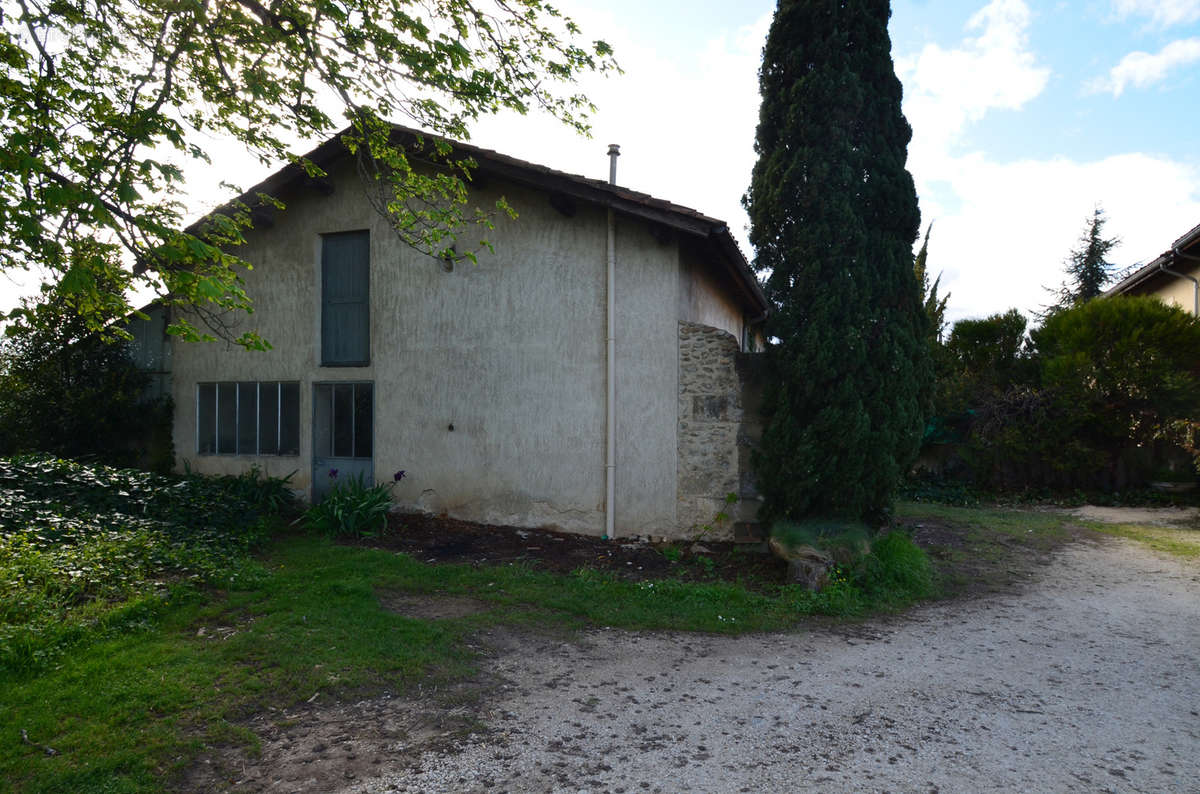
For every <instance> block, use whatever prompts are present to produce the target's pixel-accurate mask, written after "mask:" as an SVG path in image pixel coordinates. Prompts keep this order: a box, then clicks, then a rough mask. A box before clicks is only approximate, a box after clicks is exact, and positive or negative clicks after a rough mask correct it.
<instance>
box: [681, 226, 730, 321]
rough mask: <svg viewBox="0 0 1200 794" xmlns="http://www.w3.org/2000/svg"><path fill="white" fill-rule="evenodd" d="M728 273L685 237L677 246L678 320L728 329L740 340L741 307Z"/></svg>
mask: <svg viewBox="0 0 1200 794" xmlns="http://www.w3.org/2000/svg"><path fill="white" fill-rule="evenodd" d="M729 282H730V279H729V276H728V275H726V274H725V273H724V272H722V271H721V270H720V269H719V268H718V266H717V265H716V264H715V263H714V262H712V261H711V260H710V258H708V257H706V256H704V254H703V251H702V250H700V249H699V248H697V247H696V246H695V245H694V244H693V243H691V242H690V241H688V240H684V241H683V242H682V243H681V245H680V249H679V320H680V321H682V322H688V323H699V324H701V325H708V326H711V327H713V328H720V329H721V330H722V331H728V332H729V333H730V334H732V335H733V338H734V339H735V340H738V341H739V344H740V340H741V339H742V322H743V314H742V307H741V306H740V305H739V304H738V302H737V301H736V300H735V299H734V298H733V295H734V294H735V293H734V291H733V287H732V285H731V284H730V283H729Z"/></svg>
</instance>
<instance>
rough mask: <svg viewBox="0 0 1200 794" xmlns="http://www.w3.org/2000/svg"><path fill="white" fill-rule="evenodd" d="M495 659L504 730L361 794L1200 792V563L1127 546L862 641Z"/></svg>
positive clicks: (436, 754)
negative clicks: (501, 793)
mask: <svg viewBox="0 0 1200 794" xmlns="http://www.w3.org/2000/svg"><path fill="white" fill-rule="evenodd" d="M490 667H491V672H492V673H493V674H495V675H496V676H498V677H499V679H500V680H501V681H503V682H505V683H503V684H502V685H501V687H500V690H499V692H498V694H497V695H496V696H494V697H490V698H487V699H486V705H485V706H483V708H482V713H480V714H479V715H478V717H479V719H480V721H481V722H482V723H483V724H484V725H485V726H486V730H483V731H480V732H479V733H476V734H472V735H470V736H468V737H467V738H466V739H465V740H462V741H460V742H458V743H457V744H456V745H454V746H450V747H445V746H443V747H442V748H441V749H437V750H430V751H427V752H425V753H423V754H419V755H409V754H408V753H407V752H404V748H401V747H396V748H394V750H395V751H396V752H395V755H393V754H392V753H389V752H387V751H385V752H384V760H383V763H382V764H379V765H378V766H376V767H374V771H377V772H378V774H379V775H380V776H378V777H376V778H374V779H372V780H368V781H364V782H361V783H358V784H356V785H354V786H352V787H350V788H348V789H345V791H346V792H348V793H349V792H354V794H368V793H374V792H386V791H419V792H436V791H455V792H482V791H504V790H508V791H513V792H551V791H553V792H558V791H570V792H579V791H592V792H600V791H613V792H642V791H663V792H668V791H672V792H673V791H706V792H713V791H719V792H726V791H728V792H736V791H752V792H775V791H791V790H814V791H939V790H940V791H965V790H970V791H1055V792H1058V791H1081V792H1082V791H1086V792H1093V791H1145V792H1162V791H1179V792H1185V791H1188V792H1194V791H1197V790H1200V566H1197V565H1195V564H1193V563H1186V562H1180V561H1178V560H1176V559H1173V558H1168V557H1163V556H1160V555H1157V554H1155V553H1153V552H1150V551H1147V550H1145V549H1144V548H1142V547H1139V546H1137V545H1134V544H1132V543H1130V542H1126V541H1116V540H1108V541H1103V542H1100V543H1086V542H1084V543H1076V544H1073V545H1071V546H1068V547H1067V548H1066V549H1065V550H1063V551H1061V552H1060V553H1058V554H1057V555H1056V557H1055V559H1054V561H1053V563H1052V564H1051V565H1050V566H1047V567H1044V568H1041V569H1040V571H1039V573H1038V575H1037V578H1036V579H1035V580H1033V581H1031V582H1030V584H1029V586H1028V587H1027V588H1026V589H1025V590H1024V592H1021V593H1014V594H1009V595H1002V596H996V597H992V598H988V599H975V600H968V601H959V602H953V603H944V604H938V605H934V606H931V607H926V608H923V609H920V610H917V611H915V612H914V613H912V614H911V615H908V616H906V617H904V618H898V619H894V620H891V621H882V622H871V623H867V624H864V625H862V626H858V627H853V628H851V629H848V630H847V629H840V630H836V631H815V632H812V631H810V632H803V633H796V634H782V635H764V636H752V637H741V638H728V637H712V636H703V635H677V634H637V633H626V632H618V631H594V632H590V633H586V634H584V635H583V636H582V638H581V639H580V640H579V641H577V642H574V643H570V644H567V643H562V642H561V641H553V640H547V639H543V640H527V641H523V642H521V643H519V644H517V645H516V646H515V647H512V648H510V649H508V650H506V651H501V652H499V653H498V654H497V655H496V656H495V657H494V658H493V659H492V660H491V662H490ZM410 747H411V745H410ZM401 757H403V759H404V760H403V761H402V762H401V761H400V758H401ZM392 759H395V761H393V760H392ZM396 762H398V763H402V764H403V767H397V766H390V764H391V763H396ZM389 767H390V768H389Z"/></svg>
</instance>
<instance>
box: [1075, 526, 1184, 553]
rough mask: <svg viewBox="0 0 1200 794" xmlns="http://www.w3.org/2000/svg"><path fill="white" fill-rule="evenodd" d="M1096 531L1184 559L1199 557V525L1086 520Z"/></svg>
mask: <svg viewBox="0 0 1200 794" xmlns="http://www.w3.org/2000/svg"><path fill="white" fill-rule="evenodd" d="M1086 523H1087V525H1088V526H1089V527H1091V528H1092V529H1095V530H1096V531H1097V532H1103V533H1105V534H1107V535H1116V536H1118V537H1122V538H1129V539H1130V540H1133V541H1137V542H1138V543H1141V544H1143V545H1145V546H1149V547H1150V548H1152V549H1154V550H1155V551H1161V552H1163V553H1165V554H1170V555H1172V556H1175V557H1181V558H1183V559H1185V560H1195V559H1200V526H1169V527H1162V526H1149V525H1146V524H1104V523H1101V522H1098V521H1088V522H1086Z"/></svg>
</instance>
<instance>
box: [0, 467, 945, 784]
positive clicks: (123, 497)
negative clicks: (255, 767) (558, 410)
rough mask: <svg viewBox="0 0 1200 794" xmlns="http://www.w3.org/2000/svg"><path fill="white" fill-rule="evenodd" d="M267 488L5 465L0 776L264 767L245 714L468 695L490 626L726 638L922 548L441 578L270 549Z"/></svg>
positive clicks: (340, 554) (868, 596)
mask: <svg viewBox="0 0 1200 794" xmlns="http://www.w3.org/2000/svg"><path fill="white" fill-rule="evenodd" d="M281 488H282V486H281V485H280V481H264V480H261V479H260V478H259V477H258V475H257V474H252V475H248V476H247V477H242V478H225V479H218V480H214V479H204V478H183V479H178V478H161V477H155V475H149V474H144V473H140V472H128V471H120V470H115V469H105V468H103V467H85V466H79V465H78V464H71V463H66V462H63V461H53V460H49V459H45V458H30V459H20V460H15V461H0V589H2V591H3V592H2V595H3V596H4V599H3V601H2V602H0V629H2V633H0V725H3V726H5V728H6V729H8V730H10V733H11V735H9V736H4V737H0V780H4V781H5V784H6V785H7V786H8V787H10V788H11V789H13V790H17V791H25V792H59V791H71V792H114V791H116V792H143V791H159V790H162V789H163V788H164V787H167V786H170V785H171V784H172V783H173V782H176V781H177V780H178V775H179V774H180V773H181V772H182V770H185V769H186V768H187V767H188V765H189V764H190V763H192V762H193V760H194V759H195V758H196V757H197V756H198V755H200V754H201V753H203V752H205V750H206V748H207V747H212V746H215V745H222V746H234V747H238V748H240V749H241V750H242V751H244V752H246V753H247V754H250V755H253V754H254V753H256V752H258V750H259V745H258V737H257V736H255V735H254V734H253V732H252V731H250V730H249V729H248V727H247V725H248V718H249V717H250V716H251V715H254V714H259V713H262V712H264V711H265V710H267V709H269V708H277V709H286V708H288V707H291V706H294V705H296V704H299V703H301V702H303V701H307V700H309V699H310V698H312V697H313V696H324V697H339V696H345V695H347V694H348V693H360V692H377V691H380V690H382V689H385V688H386V689H389V690H392V691H400V690H403V689H405V688H407V687H409V686H411V685H413V684H414V683H416V682H418V681H420V682H427V681H430V680H431V679H432V680H435V681H452V680H462V679H463V678H464V677H466V676H469V675H470V674H471V673H472V672H473V670H472V662H471V658H472V656H471V654H470V652H469V651H468V649H467V643H466V639H467V638H468V636H469V635H471V634H472V633H473V632H476V631H478V630H480V629H482V628H487V627H490V626H539V627H546V628H552V629H555V630H571V629H573V628H576V627H579V626H583V625H589V624H591V625H606V626H614V627H619V628H626V629H673V630H685V631H708V632H720V633H727V634H736V633H741V632H747V631H761V630H771V629H782V628H787V627H790V626H794V625H795V624H796V622H797V620H798V619H800V618H802V617H804V616H807V615H853V616H857V615H863V614H867V613H869V612H871V611H873V610H878V609H894V608H897V607H899V606H902V605H904V604H907V603H910V602H911V601H912V600H914V599H916V598H920V597H923V596H924V594H926V593H927V592H928V585H929V580H928V578H927V577H925V576H924V574H922V572H921V563H920V559H921V557H920V552H919V550H917V549H916V548H915V547H914V546H912V544H911V542H910V541H908V539H907V538H906V537H904V536H903V535H899V534H897V535H894V536H888V538H885V539H884V540H883V541H882V542H881V544H880V546H879V547H880V550H881V551H880V552H879V553H877V554H875V555H872V556H871V557H870V558H865V559H863V560H862V561H861V564H856V565H854V566H846V567H845V568H844V569H843V570H841V571H839V572H837V574H836V575H835V577H834V582H833V583H832V584H831V585H830V586H829V587H827V588H826V589H825V590H823V591H822V592H819V593H811V592H808V591H807V590H804V589H802V588H800V587H797V586H784V587H780V586H773V587H772V586H765V587H764V586H757V587H755V588H754V589H751V588H748V587H745V586H743V585H742V584H741V583H729V582H721V581H707V582H702V583H694V582H683V581H679V580H675V579H666V580H659V581H643V582H632V581H628V580H625V579H620V578H617V577H615V576H611V575H608V574H604V573H599V572H596V571H594V570H588V569H581V570H578V571H575V572H574V573H572V574H569V575H561V574H554V573H547V572H543V571H537V570H534V569H532V568H530V567H528V566H524V565H509V566H498V567H474V566H470V565H438V566H435V565H427V564H424V563H421V562H419V561H417V560H415V559H412V558H411V557H408V556H406V555H402V554H394V553H390V552H386V551H381V550H373V549H364V548H357V547H348V546H340V545H336V544H334V543H333V542H332V541H331V540H329V539H327V538H324V537H318V536H314V535H296V534H285V535H280V536H278V537H276V538H275V539H274V541H272V542H266V543H265V545H263V543H264V541H263V539H264V537H265V536H266V533H267V532H268V531H269V530H272V529H274V530H278V529H279V528H280V527H279V522H278V521H272V520H271V519H267V518H265V517H264V516H265V514H266V512H269V510H270V509H272V505H273V504H274V503H275V502H276V501H277V500H282V499H283V494H282V491H281ZM256 548H257V549H260V551H259V556H257V557H252V556H251V552H253V551H254V550H255V549H256ZM697 559H698V560H701V559H702V560H706V561H708V562H711V560H710V559H709V558H697ZM697 564H698V565H701V566H704V565H705V562H697ZM381 592H404V593H414V594H432V595H439V594H446V595H463V596H468V597H470V598H472V599H476V600H478V601H481V602H484V603H487V604H490V605H492V608H491V609H489V610H487V611H484V612H481V613H477V614H472V615H468V616H466V617H462V618H457V619H440V620H423V619H415V618H410V617H406V616H403V615H399V614H395V613H393V612H390V611H388V610H387V609H385V608H383V606H382V605H381V602H380V596H379V593H381ZM21 730H25V731H26V732H27V735H28V736H29V741H30V742H32V743H33V744H28V743H25V742H22V741H20V740H19V739H18V738H17V737H19V736H20V733H19V732H20V731H21ZM42 745H44V746H49V747H52V748H54V750H56V751H57V754H56V755H53V756H48V755H46V754H45V753H44V752H43V751H42V750H41V749H40V747H39V746H42Z"/></svg>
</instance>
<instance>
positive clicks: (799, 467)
mask: <svg viewBox="0 0 1200 794" xmlns="http://www.w3.org/2000/svg"><path fill="white" fill-rule="evenodd" d="M890 14H891V11H890V8H889V5H888V0H780V1H779V5H778V7H777V8H776V11H775V19H774V21H773V22H772V24H771V30H770V33H769V35H768V37H767V44H766V47H765V48H764V50H763V64H762V68H761V70H760V72H759V87H760V91H761V93H762V106H761V111H760V117H759V124H758V134H757V139H756V142H755V149H756V151H757V153H758V162H757V164H756V165H755V167H754V174H753V178H752V181H751V183H750V190H749V191H748V192H747V194H746V197H745V199H744V203H745V206H746V209H747V211H748V212H749V214H750V224H751V225H750V242H751V243H752V244H753V246H754V249H755V267H756V268H757V269H758V270H759V271H760V272H762V273H766V274H769V275H767V278H766V291H767V295H768V296H769V297H770V299H771V300H772V302H773V304H774V307H775V308H774V313H773V314H772V316H771V318H770V320H769V326H768V333H769V335H770V336H771V337H775V338H776V339H777V340H778V342H777V343H776V344H774V345H772V346H771V349H770V351H769V355H770V356H771V363H772V366H771V372H772V379H771V382H770V384H769V385H768V388H767V393H766V394H765V407H764V411H765V420H766V423H765V428H764V432H763V439H762V444H761V448H760V451H759V455H758V462H757V466H756V470H757V475H758V482H759V487H760V490H761V492H762V494H763V497H764V505H763V516H764V518H765V519H767V520H772V519H775V518H783V517H787V518H802V517H805V516H814V515H816V516H846V517H852V518H866V519H868V520H872V519H875V518H878V517H880V516H881V515H882V514H883V513H884V512H885V511H886V510H887V509H889V508H890V506H891V503H892V499H893V496H894V493H895V489H896V486H897V483H898V481H899V478H900V477H901V475H902V474H903V473H904V471H905V470H906V468H907V467H908V465H909V464H910V463H911V462H912V460H913V459H914V457H915V455H916V452H917V449H918V444H919V442H920V437H921V431H922V428H923V425H924V420H925V416H926V411H927V405H928V401H929V396H930V393H931V367H930V364H929V354H928V346H927V345H926V343H925V338H924V337H925V335H926V333H927V329H926V323H927V322H928V321H927V319H926V318H925V316H924V312H923V310H922V306H921V291H920V286H919V285H918V284H917V280H916V276H915V275H914V273H913V254H912V246H913V243H914V242H915V241H916V238H917V234H918V231H919V224H920V214H919V211H918V209H917V196H916V191H915V189H914V187H913V180H912V177H911V176H910V175H909V173H908V171H907V170H906V169H905V159H906V156H907V155H906V147H907V145H908V141H909V139H910V138H911V136H912V130H911V128H910V127H909V126H908V122H907V121H905V119H904V116H903V114H902V113H901V111H900V98H901V87H900V81H899V80H898V79H897V78H896V74H895V70H894V68H893V65H892V58H891V41H890V40H889V38H888V32H887V22H888V17H889V16H890Z"/></svg>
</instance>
